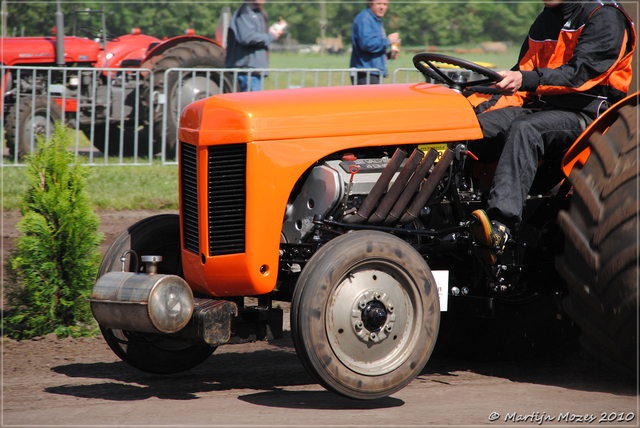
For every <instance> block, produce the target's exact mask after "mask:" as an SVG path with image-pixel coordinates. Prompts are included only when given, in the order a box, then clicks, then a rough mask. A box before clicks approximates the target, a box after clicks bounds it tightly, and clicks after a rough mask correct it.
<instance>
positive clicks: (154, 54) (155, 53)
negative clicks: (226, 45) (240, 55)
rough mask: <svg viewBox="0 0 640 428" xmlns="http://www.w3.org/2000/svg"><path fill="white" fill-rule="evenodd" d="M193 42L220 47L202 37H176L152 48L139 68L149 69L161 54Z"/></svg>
mask: <svg viewBox="0 0 640 428" xmlns="http://www.w3.org/2000/svg"><path fill="white" fill-rule="evenodd" d="M193 41H198V42H206V43H212V44H214V45H217V46H220V47H222V45H221V44H220V43H218V42H216V41H214V40H211V39H209V38H207V37H202V36H193V35H188V36H178V37H173V38H171V39H169V40H166V41H164V42H162V43H160V44H159V45H157V46H154V47H153V49H151V50H150V51H149V52H148V53H147V56H146V57H145V58H144V60H142V64H141V65H140V67H141V68H148V69H151V68H152V67H153V64H154V63H155V62H156V61H157V60H158V59H160V57H161V56H162V54H163V52H165V51H166V50H168V49H170V48H172V47H174V46H177V45H180V44H182V43H186V42H193Z"/></svg>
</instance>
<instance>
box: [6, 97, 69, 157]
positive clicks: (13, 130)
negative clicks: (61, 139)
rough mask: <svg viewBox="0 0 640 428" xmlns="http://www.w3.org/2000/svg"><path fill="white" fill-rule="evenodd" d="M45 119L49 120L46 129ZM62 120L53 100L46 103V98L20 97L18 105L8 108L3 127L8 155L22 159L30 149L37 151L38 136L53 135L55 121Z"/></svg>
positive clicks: (60, 112)
mask: <svg viewBox="0 0 640 428" xmlns="http://www.w3.org/2000/svg"><path fill="white" fill-rule="evenodd" d="M47 119H48V120H49V124H48V129H47ZM61 119H62V110H61V109H60V106H58V104H56V103H55V102H54V101H53V99H51V100H50V102H47V97H46V96H41V95H39V96H36V97H35V99H33V98H31V97H30V96H26V97H21V98H20V104H19V105H14V106H12V107H11V108H10V110H9V114H8V115H7V120H6V122H5V127H6V130H7V134H6V137H7V147H8V148H9V154H10V155H11V157H12V158H15V156H16V151H17V156H18V159H22V158H23V157H24V156H25V155H26V154H28V153H29V152H31V150H32V149H37V148H38V147H37V144H36V143H37V138H38V136H40V135H42V136H46V133H47V131H48V132H49V135H51V134H53V127H54V124H55V122H56V121H59V120H61Z"/></svg>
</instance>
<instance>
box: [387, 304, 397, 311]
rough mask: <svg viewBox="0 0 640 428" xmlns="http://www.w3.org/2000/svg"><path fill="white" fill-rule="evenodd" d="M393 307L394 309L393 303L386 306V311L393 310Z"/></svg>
mask: <svg viewBox="0 0 640 428" xmlns="http://www.w3.org/2000/svg"><path fill="white" fill-rule="evenodd" d="M394 309H395V307H394V306H393V305H389V306H387V311H389V312H393V310H394Z"/></svg>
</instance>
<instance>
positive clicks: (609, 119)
mask: <svg viewBox="0 0 640 428" xmlns="http://www.w3.org/2000/svg"><path fill="white" fill-rule="evenodd" d="M639 96H640V92H636V93H635V94H632V95H629V96H628V97H626V98H624V99H622V100H620V101H618V102H617V103H616V104H614V105H613V106H611V107H610V108H609V109H608V110H607V111H606V112H605V113H604V114H602V115H601V116H600V117H598V118H597V119H596V120H594V121H593V122H592V123H591V125H589V126H588V127H587V129H585V131H584V132H583V133H582V134H581V135H580V137H578V139H577V140H576V142H575V143H573V145H572V146H571V147H570V148H569V151H567V154H566V155H565V156H564V158H563V159H562V172H563V173H564V175H565V176H566V177H569V174H570V173H571V170H572V169H573V168H574V167H576V166H577V167H578V168H582V167H583V166H584V163H585V162H586V161H587V158H588V157H589V155H590V154H591V148H590V147H589V137H591V135H593V133H595V132H600V133H604V132H605V131H606V130H607V128H609V126H611V125H612V124H613V122H614V121H615V120H616V118H617V116H616V115H615V114H614V113H615V112H617V111H618V110H620V109H621V108H622V107H624V106H627V105H637V104H638V97H639Z"/></svg>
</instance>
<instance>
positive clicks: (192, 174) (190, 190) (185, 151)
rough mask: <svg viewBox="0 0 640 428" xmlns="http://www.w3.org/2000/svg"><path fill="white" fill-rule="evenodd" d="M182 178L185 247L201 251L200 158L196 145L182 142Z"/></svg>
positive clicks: (197, 251) (196, 251)
mask: <svg viewBox="0 0 640 428" xmlns="http://www.w3.org/2000/svg"><path fill="white" fill-rule="evenodd" d="M180 178H181V181H182V195H181V197H182V201H181V202H182V230H183V237H184V248H185V249H187V250H189V251H193V252H194V253H196V254H199V253H200V234H199V233H198V159H197V151H196V148H195V146H192V145H190V144H186V143H183V142H181V143H180Z"/></svg>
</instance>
